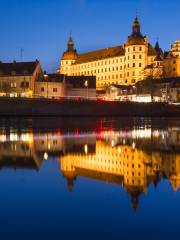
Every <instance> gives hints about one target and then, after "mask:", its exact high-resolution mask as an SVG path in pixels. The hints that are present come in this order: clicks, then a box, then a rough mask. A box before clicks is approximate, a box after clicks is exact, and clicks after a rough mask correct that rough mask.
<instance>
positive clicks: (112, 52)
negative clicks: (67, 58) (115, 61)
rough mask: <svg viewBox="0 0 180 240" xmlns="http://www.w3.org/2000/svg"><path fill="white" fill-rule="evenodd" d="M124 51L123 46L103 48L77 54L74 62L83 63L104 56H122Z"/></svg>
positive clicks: (104, 57) (103, 57)
mask: <svg viewBox="0 0 180 240" xmlns="http://www.w3.org/2000/svg"><path fill="white" fill-rule="evenodd" d="M124 54H125V51H124V48H123V46H122V45H121V46H116V47H111V48H104V49H100V50H96V51H92V52H88V53H83V54H79V55H78V57H77V60H76V63H75V64H77V63H85V62H91V61H97V60H101V59H106V58H112V57H118V56H124Z"/></svg>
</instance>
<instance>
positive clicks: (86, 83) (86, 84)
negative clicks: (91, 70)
mask: <svg viewBox="0 0 180 240" xmlns="http://www.w3.org/2000/svg"><path fill="white" fill-rule="evenodd" d="M84 86H85V87H86V88H87V99H88V97H89V96H88V87H89V83H88V80H86V81H85V83H84Z"/></svg>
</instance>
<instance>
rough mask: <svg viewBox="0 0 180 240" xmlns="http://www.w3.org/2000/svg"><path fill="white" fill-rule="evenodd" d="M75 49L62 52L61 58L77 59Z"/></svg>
mask: <svg viewBox="0 0 180 240" xmlns="http://www.w3.org/2000/svg"><path fill="white" fill-rule="evenodd" d="M77 56H78V55H77V51H76V50H72V51H69V50H68V51H66V52H64V53H63V56H62V60H75V59H77Z"/></svg>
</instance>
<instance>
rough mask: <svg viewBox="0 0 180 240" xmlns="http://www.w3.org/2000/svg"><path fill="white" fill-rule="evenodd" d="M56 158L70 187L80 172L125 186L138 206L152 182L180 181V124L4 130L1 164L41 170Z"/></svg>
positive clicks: (1, 133)
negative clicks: (64, 130)
mask: <svg viewBox="0 0 180 240" xmlns="http://www.w3.org/2000/svg"><path fill="white" fill-rule="evenodd" d="M52 158H55V159H57V161H59V164H60V171H61V172H62V173H63V176H64V177H65V178H66V179H67V186H68V189H69V191H72V190H73V187H74V184H75V181H76V179H77V178H78V177H79V176H80V177H85V178H90V179H96V180H99V181H104V182H106V183H111V184H118V185H120V186H122V187H123V188H124V189H125V190H126V191H127V192H128V194H129V195H130V197H131V202H132V207H133V209H134V210H136V209H137V207H138V204H139V196H140V195H141V194H143V193H145V192H147V189H148V187H149V186H150V184H154V186H155V187H156V186H157V185H158V183H159V182H160V181H162V180H164V179H167V180H168V181H169V183H170V185H171V186H172V189H173V190H174V191H178V189H179V186H180V127H171V128H167V129H162V130H159V129H152V128H151V127H149V126H148V127H141V128H140V127H139V128H133V129H124V130H122V129H121V130H113V129H109V130H103V128H102V127H101V129H100V130H98V131H94V132H90V133H88V132H86V133H85V132H82V133H81V132H79V130H78V129H76V130H75V131H74V133H64V134H61V131H60V129H57V130H54V131H48V132H40V131H39V132H33V131H25V130H21V131H20V130H14V129H10V130H7V129H1V131H0V167H1V169H2V168H14V169H21V168H23V169H33V170H36V171H39V170H40V169H41V166H42V164H43V161H44V160H48V161H50V160H51V159H52Z"/></svg>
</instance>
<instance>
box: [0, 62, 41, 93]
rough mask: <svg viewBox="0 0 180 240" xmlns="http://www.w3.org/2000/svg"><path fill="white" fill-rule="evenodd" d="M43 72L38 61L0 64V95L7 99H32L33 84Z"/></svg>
mask: <svg viewBox="0 0 180 240" xmlns="http://www.w3.org/2000/svg"><path fill="white" fill-rule="evenodd" d="M42 76H43V72H42V69H41V65H40V63H39V61H38V60H36V61H34V62H16V61H14V62H12V63H2V62H0V83H1V84H0V95H1V96H9V97H32V96H33V95H34V93H35V82H36V81H37V80H38V79H39V78H42Z"/></svg>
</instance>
